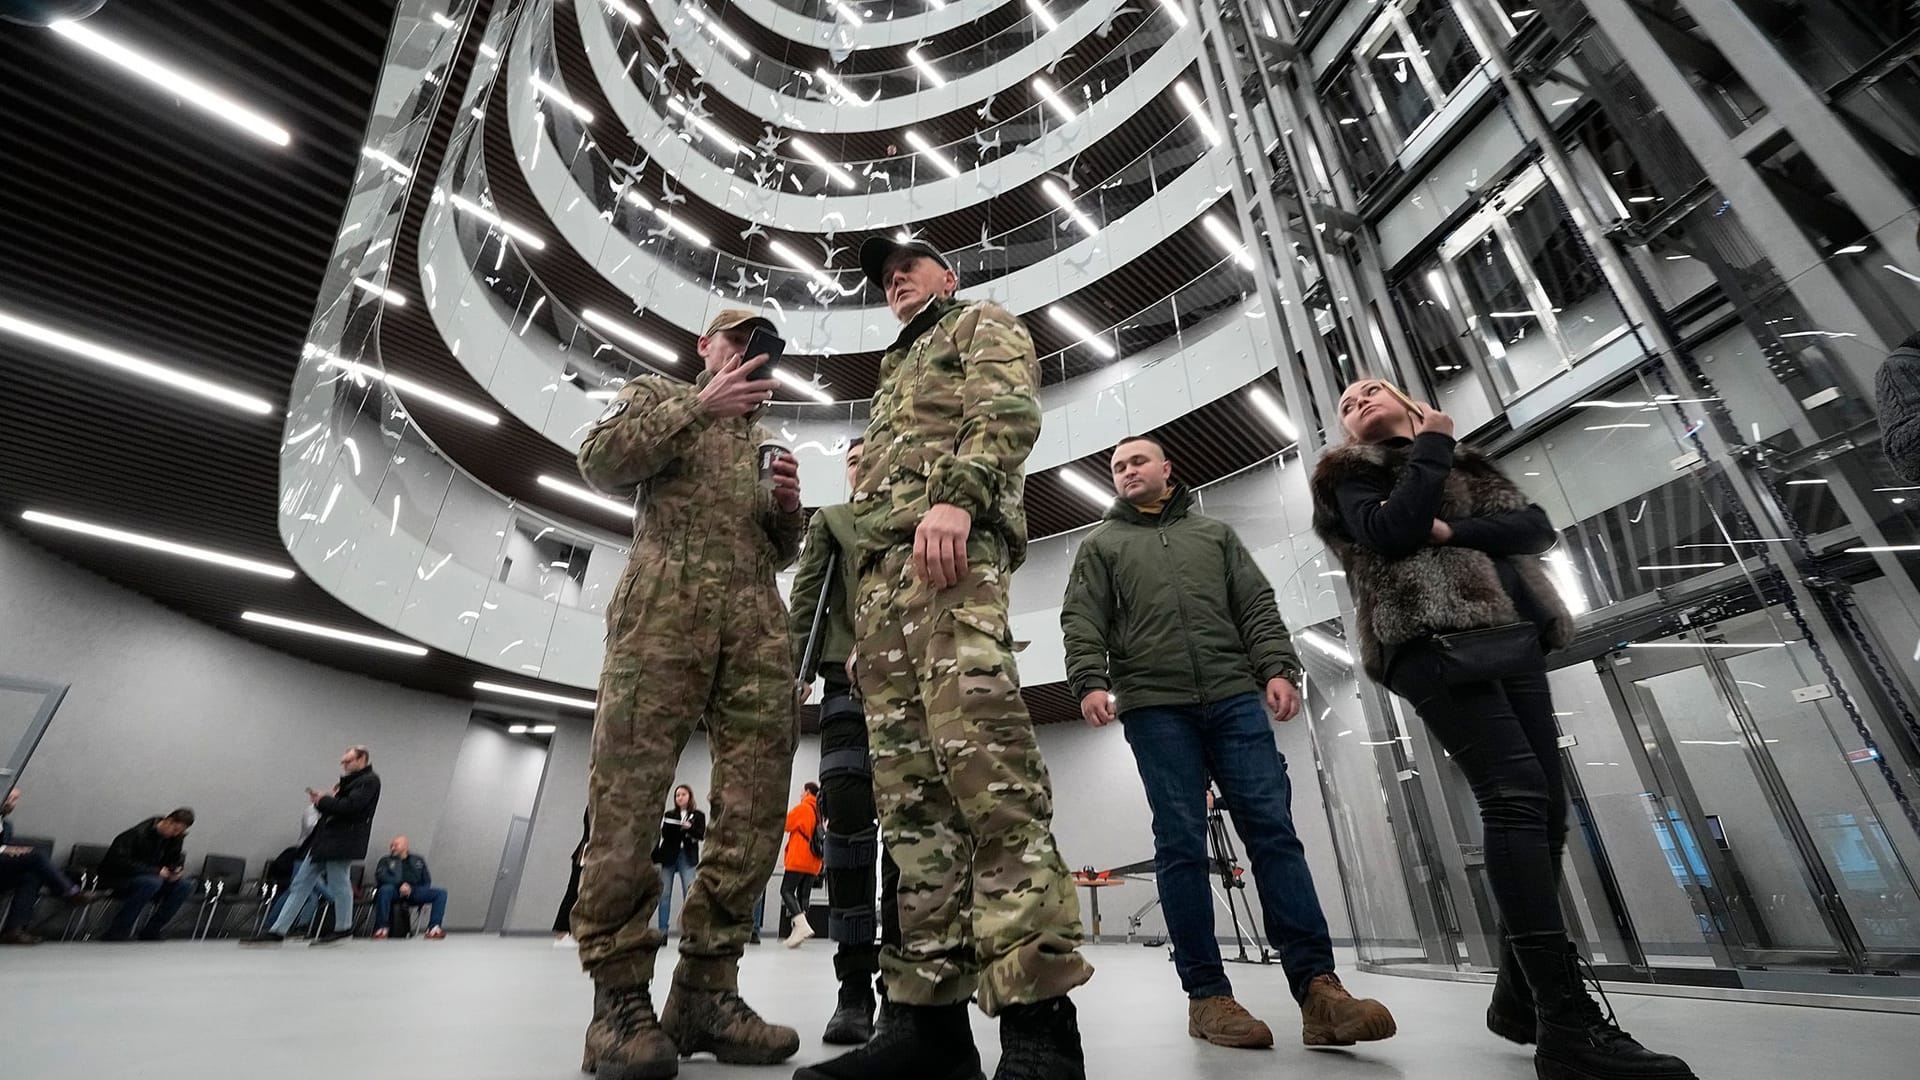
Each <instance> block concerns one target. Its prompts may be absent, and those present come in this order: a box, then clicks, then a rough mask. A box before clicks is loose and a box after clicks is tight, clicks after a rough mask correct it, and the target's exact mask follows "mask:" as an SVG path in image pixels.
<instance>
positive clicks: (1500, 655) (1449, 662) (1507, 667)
mask: <svg viewBox="0 0 1920 1080" xmlns="http://www.w3.org/2000/svg"><path fill="white" fill-rule="evenodd" d="M1431 640H1432V641H1433V654H1434V656H1435V657H1436V658H1437V659H1438V665H1437V666H1438V668H1439V672H1438V673H1439V676H1440V681H1441V682H1443V683H1446V684H1447V685H1448V686H1458V685H1459V684H1461V683H1471V682H1491V681H1493V680H1495V679H1505V678H1508V677H1509V676H1513V675H1527V674H1531V673H1534V672H1538V671H1544V670H1546V666H1547V660H1546V653H1545V651H1543V650H1542V649H1541V648H1540V628H1539V627H1538V626H1535V625H1534V624H1532V623H1530V622H1516V623H1507V624H1505V625H1503V626H1489V627H1485V628H1483V629H1480V630H1460V631H1456V632H1454V633H1451V634H1435V635H1433V638H1432V639H1431Z"/></svg>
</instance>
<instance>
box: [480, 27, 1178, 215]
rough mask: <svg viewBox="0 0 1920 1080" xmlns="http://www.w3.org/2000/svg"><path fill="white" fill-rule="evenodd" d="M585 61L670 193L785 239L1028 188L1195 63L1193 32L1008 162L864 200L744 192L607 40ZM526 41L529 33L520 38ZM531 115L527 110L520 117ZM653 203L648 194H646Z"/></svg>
mask: <svg viewBox="0 0 1920 1080" xmlns="http://www.w3.org/2000/svg"><path fill="white" fill-rule="evenodd" d="M585 36H586V37H587V38H588V39H589V40H588V45H587V56H588V58H589V59H590V60H591V61H592V62H593V66H594V73H595V75H596V76H597V77H598V78H599V80H600V86H601V89H602V91H603V92H604V93H605V94H606V96H607V100H608V101H610V102H611V103H612V104H613V110H614V112H615V113H617V114H618V115H619V117H620V120H621V122H622V123H623V124H625V125H626V128H627V130H628V131H629V132H630V133H631V134H632V135H633V137H634V140H635V141H636V142H637V143H638V144H639V145H640V148H641V149H642V150H643V151H645V152H646V153H648V154H650V155H652V156H653V160H655V161H657V162H658V163H660V165H661V166H662V167H663V168H665V169H666V170H667V172H669V173H671V174H672V175H673V178H674V181H675V183H676V184H677V185H678V186H679V187H681V188H684V189H685V190H686V191H688V192H689V193H691V194H693V195H696V196H698V197H699V198H701V199H702V200H704V201H706V202H707V203H709V204H711V205H713V206H717V207H720V208H721V209H723V210H726V211H727V212H728V213H731V214H733V215H735V216H736V217H740V218H743V219H745V220H747V221H749V222H758V223H760V224H762V225H765V226H767V227H769V228H774V229H779V230H781V231H783V232H799V233H820V232H825V231H827V230H829V229H832V230H834V231H849V232H851V231H858V230H862V229H878V228H891V227H893V226H896V225H902V224H911V223H912V222H916V221H925V220H927V219H929V218H933V217H938V216H940V215H942V214H948V213H952V212H954V211H956V210H961V209H965V208H966V207H969V206H975V205H978V204H980V203H982V202H985V201H987V200H989V199H991V198H992V197H993V196H994V195H996V194H998V193H999V192H1001V191H1006V190H1009V189H1011V188H1015V187H1018V186H1020V185H1021V184H1026V183H1031V182H1032V181H1034V180H1036V179H1038V178H1039V177H1041V176H1044V175H1046V174H1047V173H1048V172H1051V171H1052V170H1054V169H1055V168H1058V167H1059V166H1060V165H1061V164H1063V163H1065V162H1067V161H1070V160H1071V159H1072V158H1073V157H1074V156H1076V155H1077V154H1079V153H1080V152H1081V151H1082V150H1084V149H1086V148H1087V147H1088V146H1091V145H1093V144H1094V143H1095V142H1098V141H1099V140H1100V139H1103V138H1105V137H1106V136H1108V135H1110V134H1112V133H1113V131H1114V130H1116V129H1117V128H1119V127H1120V126H1121V125H1122V124H1124V123H1126V122H1127V120H1129V119H1131V118H1132V117H1133V115H1134V114H1135V113H1136V112H1137V111H1138V110H1139V109H1140V107H1141V106H1142V105H1144V104H1145V103H1147V102H1149V101H1151V100H1153V99H1154V98H1155V97H1157V96H1159V95H1160V94H1161V93H1163V92H1164V91H1165V90H1166V88H1167V87H1168V86H1170V85H1172V84H1173V82H1174V81H1175V80H1176V79H1178V78H1179V77H1180V73H1181V72H1183V71H1185V70H1186V69H1187V68H1188V67H1189V66H1190V65H1191V64H1192V63H1193V62H1194V60H1196V59H1197V58H1198V57H1199V55H1200V37H1199V34H1198V32H1197V31H1195V30H1189V31H1182V32H1181V33H1179V34H1176V35H1175V36H1174V37H1173V38H1172V39H1171V40H1169V41H1168V42H1167V43H1166V44H1165V45H1163V46H1161V47H1160V48H1159V49H1158V50H1156V51H1155V52H1154V53H1153V55H1152V56H1149V57H1147V58H1146V59H1145V60H1143V61H1141V63H1140V65H1139V66H1138V67H1136V68H1135V69H1134V71H1133V74H1132V75H1131V76H1130V77H1128V78H1127V80H1126V81H1125V82H1122V83H1121V84H1119V85H1118V86H1115V87H1113V88H1112V89H1110V90H1109V91H1108V92H1107V93H1106V94H1105V95H1103V96H1102V97H1100V98H1099V100H1097V101H1095V102H1093V103H1092V104H1091V105H1089V106H1088V107H1087V108H1086V110H1085V111H1084V112H1082V113H1081V114H1080V116H1079V118H1078V119H1076V120H1074V121H1072V122H1071V123H1070V124H1068V125H1066V126H1065V127H1062V128H1059V129H1057V130H1056V131H1054V132H1052V133H1049V134H1048V135H1047V136H1046V137H1045V138H1043V139H1041V140H1039V141H1038V142H1035V143H1031V144H1029V145H1027V146H1025V147H1022V148H1021V149H1020V150H1017V151H1015V152H1013V153H1011V154H1008V155H1006V156H1005V157H1001V158H997V159H995V160H993V161H990V162H988V163H987V164H985V165H983V166H980V167H979V168H976V169H971V170H968V171H966V172H963V173H961V174H960V176H959V177H957V178H949V177H946V176H944V175H942V177H941V178H940V179H938V180H933V181H929V182H928V183H924V184H915V185H913V186H912V187H908V188H902V189H901V190H898V191H884V192H877V193H874V194H863V195H828V196H825V197H821V196H815V195H799V194H795V193H792V192H788V191H784V190H779V189H768V188H763V187H760V186H759V185H757V184H754V183H751V182H748V181H747V180H745V179H744V178H742V177H739V176H736V175H733V174H730V173H728V172H727V171H725V170H724V169H722V168H721V167H720V166H719V165H716V164H715V163H714V162H713V161H712V160H711V159H710V158H708V157H707V156H706V155H705V154H702V153H701V152H700V151H699V150H697V149H695V148H694V147H693V146H691V145H689V144H688V143H686V142H683V141H682V140H681V139H679V138H678V137H677V136H676V134H675V133H674V129H673V128H672V126H671V125H669V124H668V123H667V122H666V121H665V120H664V119H663V118H662V117H661V116H660V114H659V113H658V112H656V111H655V110H654V108H653V106H652V104H651V103H650V102H649V101H648V99H647V97H646V95H645V94H643V93H642V92H641V90H640V88H639V87H638V86H637V85H635V84H634V82H633V80H631V79H629V78H627V77H626V74H625V72H624V71H623V70H622V68H621V65H620V63H619V60H618V57H616V56H615V55H614V54H613V49H612V47H613V41H612V39H611V38H604V39H603V40H602V41H601V43H600V44H601V45H602V46H604V47H602V48H595V46H594V43H593V41H592V40H591V39H592V31H591V30H589V31H588V33H587V34H586V35H585ZM530 37H531V32H523V33H522V34H520V35H517V38H518V39H527V38H530ZM529 47H530V42H528V41H525V40H517V41H516V45H515V49H514V52H515V55H514V57H513V58H512V70H511V73H510V74H509V76H508V82H509V85H508V87H507V90H508V92H509V94H510V95H511V97H510V101H509V107H510V109H512V110H514V111H515V116H514V121H513V123H514V133H515V143H514V145H515V147H516V148H517V150H518V152H519V153H520V154H521V157H522V162H523V163H524V162H525V161H526V159H527V157H528V156H529V155H530V153H531V149H530V148H531V146H532V144H531V143H529V142H524V141H521V138H520V136H521V134H522V132H521V126H520V124H521V117H520V112H521V111H522V110H525V106H526V105H527V103H528V99H531V98H532V97H533V95H532V92H531V91H529V90H528V89H527V88H526V76H527V73H528V70H529V64H530V59H529V57H528V54H527V49H528V48H529ZM526 111H531V110H526ZM649 194H651V193H649Z"/></svg>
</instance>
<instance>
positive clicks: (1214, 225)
mask: <svg viewBox="0 0 1920 1080" xmlns="http://www.w3.org/2000/svg"><path fill="white" fill-rule="evenodd" d="M1200 224H1201V225H1202V226H1203V227H1204V228H1205V229H1206V230H1207V235H1208V236H1211V237H1213V242H1214V243H1216V244H1219V245H1220V247H1221V248H1222V249H1223V250H1225V251H1226V253H1227V254H1228V255H1231V256H1232V257H1233V261H1234V262H1237V263H1239V264H1240V265H1241V266H1243V267H1245V268H1246V269H1248V270H1251V269H1253V256H1252V255H1249V254H1247V243H1246V241H1245V240H1242V239H1241V238H1240V237H1238V236H1236V235H1234V233H1233V230H1232V229H1229V228H1227V224H1226V222H1224V221H1221V220H1220V219H1219V218H1218V217H1215V216H1214V215H1212V214H1208V215H1207V216H1206V217H1203V218H1201V219H1200Z"/></svg>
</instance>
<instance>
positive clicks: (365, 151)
mask: <svg viewBox="0 0 1920 1080" xmlns="http://www.w3.org/2000/svg"><path fill="white" fill-rule="evenodd" d="M360 156H361V157H363V158H366V159H367V160H368V161H371V162H373V163H374V164H376V165H378V166H380V167H381V168H383V169H385V170H387V171H388V172H390V173H393V174H394V175H395V176H398V177H399V178H400V179H402V180H410V179H412V178H413V170H412V169H409V168H407V167H406V166H405V165H402V164H400V160H399V159H398V158H396V157H394V156H393V155H392V154H389V153H387V152H386V151H385V150H376V149H374V148H373V147H371V146H363V147H361V148H360Z"/></svg>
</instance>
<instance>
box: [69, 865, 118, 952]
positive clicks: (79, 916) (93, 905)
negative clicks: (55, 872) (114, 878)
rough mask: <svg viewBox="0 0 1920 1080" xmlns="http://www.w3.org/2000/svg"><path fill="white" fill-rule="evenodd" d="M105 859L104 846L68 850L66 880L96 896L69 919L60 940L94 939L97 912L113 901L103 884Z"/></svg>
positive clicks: (111, 893) (77, 909)
mask: <svg viewBox="0 0 1920 1080" xmlns="http://www.w3.org/2000/svg"><path fill="white" fill-rule="evenodd" d="M106 857H107V845H105V844H75V845H73V847H71V848H69V849H68V850H67V866H66V872H67V877H68V878H70V879H72V881H73V883H74V884H75V885H78V886H80V887H81V888H82V889H85V890H87V891H88V892H91V893H93V894H94V895H93V897H92V898H91V899H89V900H88V901H87V902H86V903H84V904H81V905H80V906H78V907H76V908H74V909H73V912H72V913H71V914H69V915H68V916H67V925H66V928H65V929H64V930H62V931H61V933H60V940H62V941H78V940H82V939H85V938H89V937H92V936H93V922H94V919H93V913H94V911H95V910H97V909H98V908H100V907H101V906H102V905H104V904H109V903H112V902H113V892H112V890H110V889H107V888H105V887H104V886H103V885H102V884H101V881H100V864H101V863H102V862H104V861H106Z"/></svg>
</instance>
